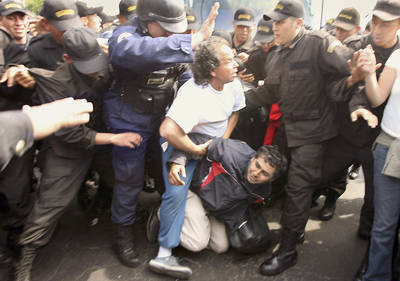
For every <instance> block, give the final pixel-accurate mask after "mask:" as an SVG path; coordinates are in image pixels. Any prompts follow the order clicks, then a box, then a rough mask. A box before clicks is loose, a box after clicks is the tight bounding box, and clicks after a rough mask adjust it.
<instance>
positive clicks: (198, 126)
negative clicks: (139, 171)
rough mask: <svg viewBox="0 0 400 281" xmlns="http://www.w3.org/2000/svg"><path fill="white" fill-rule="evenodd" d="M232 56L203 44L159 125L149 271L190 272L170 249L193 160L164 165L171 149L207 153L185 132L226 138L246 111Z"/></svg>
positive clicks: (216, 42)
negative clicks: (159, 171) (158, 186)
mask: <svg viewBox="0 0 400 281" xmlns="http://www.w3.org/2000/svg"><path fill="white" fill-rule="evenodd" d="M233 58H234V54H233V51H232V49H231V48H230V47H229V46H228V42H226V40H224V39H222V38H218V37H212V38H211V39H209V40H208V41H206V42H203V43H202V44H201V45H200V46H199V47H198V49H196V52H195V55H194V62H193V66H192V71H193V76H194V78H192V79H190V80H188V81H187V82H186V83H185V84H184V85H183V86H182V87H181V88H180V89H179V91H178V94H177V97H176V98H175V100H174V102H173V104H172V106H171V108H170V109H169V111H168V113H167V115H166V118H165V120H164V121H163V123H162V124H161V127H160V134H161V136H162V137H163V138H164V139H165V140H166V142H165V143H162V148H163V162H164V165H163V174H164V181H165V184H166V186H165V187H166V189H165V193H164V194H163V195H162V202H161V207H160V231H159V234H158V242H159V244H160V250H159V252H158V255H157V257H156V258H155V259H152V260H151V261H150V264H149V265H150V269H152V270H153V271H156V272H159V273H162V274H167V275H170V276H173V277H177V278H185V279H186V278H189V277H190V276H191V274H192V271H191V269H190V268H189V267H186V266H181V265H179V263H178V262H177V259H176V258H175V257H173V256H172V249H173V248H175V247H177V246H178V245H179V243H180V235H181V230H182V225H183V221H184V216H185V205H186V197H187V192H188V188H189V186H190V182H191V179H192V176H193V172H194V170H195V168H196V166H197V163H198V160H190V161H189V162H188V163H187V164H186V167H185V169H180V170H171V171H170V173H169V174H168V172H167V167H166V165H165V162H166V161H167V159H168V158H169V155H170V153H171V151H172V149H173V148H176V149H178V150H181V151H185V152H189V153H191V154H194V155H198V156H200V157H201V156H203V155H205V154H206V152H207V147H208V145H209V142H206V143H204V144H200V145H196V144H195V143H193V142H192V141H191V140H190V138H189V137H188V135H187V134H188V133H190V132H193V133H201V134H207V135H210V136H215V137H222V138H229V136H230V135H231V133H232V131H233V129H234V127H235V125H236V123H237V120H238V111H239V110H240V109H242V108H244V107H245V100H244V94H243V89H242V86H241V84H240V82H239V81H238V80H237V79H235V77H236V75H237V67H238V65H237V63H236V62H235V61H234V59H233ZM173 175H175V176H174V177H173ZM180 176H182V178H181V177H180ZM174 179H175V180H174Z"/></svg>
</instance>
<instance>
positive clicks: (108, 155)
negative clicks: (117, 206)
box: [92, 145, 114, 212]
mask: <svg viewBox="0 0 400 281" xmlns="http://www.w3.org/2000/svg"><path fill="white" fill-rule="evenodd" d="M92 169H93V170H94V171H96V172H97V173H98V175H99V186H98V189H97V193H96V197H95V199H94V208H95V209H96V210H97V211H99V212H102V211H104V210H105V209H108V208H110V205H111V199H112V193H113V186H114V170H113V166H112V146H111V145H102V146H98V147H96V148H95V151H94V156H93V161H92Z"/></svg>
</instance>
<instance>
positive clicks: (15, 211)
mask: <svg viewBox="0 0 400 281" xmlns="http://www.w3.org/2000/svg"><path fill="white" fill-rule="evenodd" d="M4 34H5V33H4ZM7 36H8V35H7ZM29 40H30V36H29V35H28V36H27V41H26V43H25V44H18V43H16V42H15V41H14V40H11V41H8V38H7V39H6V41H8V43H7V44H6V45H5V46H4V48H2V50H1V54H2V55H3V59H4V66H5V67H7V66H10V65H19V64H27V63H28V62H29V59H28V54H27V52H26V49H27V46H28V44H29ZM31 96H32V91H31V90H29V89H25V88H23V87H21V86H19V85H16V86H13V87H7V85H6V83H3V84H2V85H0V111H6V110H15V109H21V107H22V105H24V104H31V103H32V102H31ZM33 157H34V151H33V149H29V150H27V151H26V152H25V153H24V155H22V156H20V157H18V156H14V157H13V158H12V159H11V160H10V162H9V163H8V165H7V167H6V168H5V169H4V170H2V171H0V196H3V199H4V201H2V205H3V207H4V208H2V210H1V211H0V226H2V227H4V226H8V227H13V226H15V227H17V226H20V225H22V221H23V219H24V218H25V217H26V215H27V214H28V213H29V212H30V210H31V207H32V203H33V200H32V199H33V193H32V185H33V180H32V179H33Z"/></svg>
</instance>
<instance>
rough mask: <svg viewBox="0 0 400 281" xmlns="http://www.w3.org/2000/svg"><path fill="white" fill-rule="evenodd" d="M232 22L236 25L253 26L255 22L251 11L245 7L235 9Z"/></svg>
mask: <svg viewBox="0 0 400 281" xmlns="http://www.w3.org/2000/svg"><path fill="white" fill-rule="evenodd" d="M233 23H234V24H236V25H244V26H253V25H254V23H255V21H254V13H253V11H252V10H250V9H246V8H239V9H237V10H236V12H235V15H234V16H233Z"/></svg>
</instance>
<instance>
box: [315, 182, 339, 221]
mask: <svg viewBox="0 0 400 281" xmlns="http://www.w3.org/2000/svg"><path fill="white" fill-rule="evenodd" d="M339 196H340V195H339V194H338V193H337V192H336V191H335V190H332V189H329V191H328V194H327V195H326V199H325V203H324V206H323V207H322V209H321V211H320V212H319V219H320V220H322V221H328V220H330V219H332V217H333V215H334V214H335V209H336V201H337V200H338V198H339Z"/></svg>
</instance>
